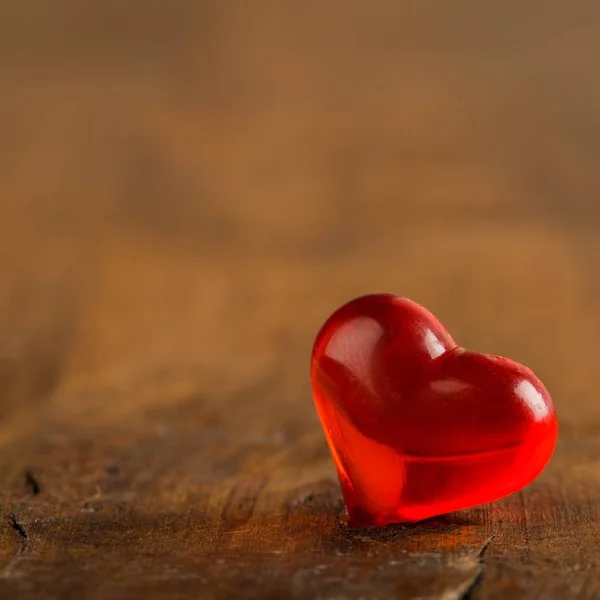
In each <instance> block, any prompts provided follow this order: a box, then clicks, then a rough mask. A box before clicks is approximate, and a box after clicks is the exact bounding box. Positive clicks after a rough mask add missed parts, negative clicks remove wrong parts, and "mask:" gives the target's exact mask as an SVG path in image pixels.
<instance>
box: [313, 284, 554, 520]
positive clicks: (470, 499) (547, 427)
mask: <svg viewBox="0 0 600 600" xmlns="http://www.w3.org/2000/svg"><path fill="white" fill-rule="evenodd" d="M311 378H312V386H313V395H314V399H315V404H316V407H317V412H318V413H319V417H320V419H321V424H322V425H323V429H324V431H325V436H326V438H327V441H328V444H329V448H330V450H331V453H332V455H333V458H334V461H335V464H336V467H337V470H338V475H339V478H340V483H341V486H342V492H343V494H344V500H345V502H346V507H347V509H348V514H349V518H350V523H351V524H353V525H359V526H372V525H386V524H388V523H398V522H406V521H419V520H422V519H426V518H429V517H433V516H435V515H440V514H443V513H447V512H451V511H454V510H459V509H463V508H468V507H470V506H475V505H478V504H484V503H486V502H491V501H493V500H497V499H498V498H501V497H503V496H506V495H508V494H511V493H513V492H516V491H517V490H519V489H521V488H522V487H524V486H525V485H527V484H528V483H530V482H531V481H533V479H535V478H536V477H537V476H538V475H539V473H541V471H542V470H543V469H544V467H545V466H546V464H547V463H548V461H549V460H550V457H551V456H552V452H553V451H554V446H555V444H556V438H557V435H558V421H557V418H556V412H555V410H554V406H553V404H552V399H551V398H550V395H549V393H548V391H547V390H546V388H545V387H544V385H543V384H542V382H541V381H540V380H539V379H538V378H537V377H536V376H535V375H534V374H533V372H532V371H530V370H529V369H528V368H526V367H524V366H523V365H520V364H518V363H516V362H514V361H511V360H508V359H506V358H500V357H497V356H489V355H485V354H478V353H475V352H469V351H468V350H465V349H464V348H461V347H460V346H458V345H457V344H456V342H455V341H454V340H453V339H452V337H451V336H450V334H449V333H448V332H447V331H446V329H445V328H444V327H443V326H442V324H441V323H440V322H439V321H438V320H437V319H436V318H435V317H434V316H433V315H432V314H431V313H430V312H429V311H427V310H426V309H425V308H423V307H422V306H420V305H418V304H416V303H415V302H412V301H411V300H408V299H406V298H399V297H397V296H393V295H391V294H375V295H370V296H363V297H361V298H357V299H355V300H352V301H351V302H349V303H348V304H345V305H344V306H342V307H341V308H340V309H338V310H337V311H336V312H335V313H334V314H333V315H332V316H331V317H330V318H329V319H328V320H327V322H326V323H325V325H323V327H322V328H321V330H320V332H319V334H318V335H317V339H316V341H315V345H314V349H313V354H312V363H311Z"/></svg>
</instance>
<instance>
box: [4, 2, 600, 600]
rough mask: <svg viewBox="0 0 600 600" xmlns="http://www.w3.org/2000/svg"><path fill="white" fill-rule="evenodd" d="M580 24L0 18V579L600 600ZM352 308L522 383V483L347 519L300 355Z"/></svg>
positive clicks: (34, 11)
mask: <svg viewBox="0 0 600 600" xmlns="http://www.w3.org/2000/svg"><path fill="white" fill-rule="evenodd" d="M599 32H600V5H598V4H596V3H594V2H575V3H570V4H567V3H559V2H533V1H527V2H512V1H511V2H493V3H479V2H475V1H458V2H442V1H441V0H437V1H420V2H392V1H386V0H375V1H371V2H357V1H346V2H341V1H337V2H334V1H332V0H325V1H322V2H314V3H311V2H308V3H307V2H300V1H296V0H288V1H285V2H275V1H273V2H267V1H262V0H260V1H259V0H256V1H253V2H243V1H218V0H213V1H202V2H193V1H191V0H170V1H168V2H167V1H166V0H163V1H159V0H145V1H144V2H142V1H141V0H138V1H133V0H131V1H125V2H123V1H117V0H103V1H102V0H89V1H85V2H83V1H77V0H54V1H50V0H48V1H44V0H23V1H22V2H5V3H2V4H0V75H1V76H0V186H1V187H0V281H1V285H0V418H1V422H0V447H1V448H2V452H1V454H0V485H1V489H0V501H1V503H2V504H1V506H0V510H1V512H2V514H1V515H0V516H1V518H2V521H1V523H0V594H4V595H6V596H7V597H16V596H17V594H19V595H20V597H39V596H42V597H53V598H54V597H56V598H61V597H77V598H80V597H83V595H87V596H89V597H94V598H96V597H98V598H99V597H163V596H165V597H171V598H175V597H203V598H226V597H227V598H229V597H257V598H271V597H272V598H279V597H293V598H321V597H323V598H325V597H332V598H333V597H335V598H338V597H339V598H379V597H398V598H425V597H427V598H438V597H439V598H444V599H452V598H467V597H469V598H474V597H477V598H484V597H485V598H487V597H498V598H505V597H507V596H506V594H508V593H510V594H512V596H513V597H537V595H539V597H543V598H554V597H556V598H566V597H569V598H570V597H578V598H598V597H600V571H599V565H600V554H599V553H598V550H597V538H598V534H599V533H600V528H599V527H598V521H597V519H598V516H599V515H598V513H599V508H598V501H599V500H600V472H599V470H598V467H599V460H600V441H599V440H598V432H599V431H600V405H599V404H598V402H597V390H598V388H599V387H600V371H599V369H598V368H597V365H596V362H597V358H598V356H599V350H600V348H599V341H598V340H599V333H600V314H599V312H598V300H599V299H600V288H599V285H598V283H599V281H600V280H599V277H598V269H599V268H600V254H599V251H600V237H599V235H598V231H599V227H600V200H598V194H599V191H600V177H599V176H598V168H597V165H598V160H599V159H600V68H598V61H599V60H600V54H599V52H600V37H599ZM374 291H389V292H394V293H397V294H400V295H406V296H409V297H411V298H413V299H414V300H417V301H418V302H420V303H422V304H424V305H426V306H427V307H428V308H429V309H431V310H432V311H433V312H434V313H435V314H437V315H438V316H439V317H440V318H441V319H442V321H443V322H444V323H445V324H446V325H447V326H448V327H449V329H450V330H451V331H452V333H453V334H454V335H455V337H456V338H457V339H458V340H459V341H460V342H461V343H462V344H463V345H465V346H468V347H470V348H472V349H476V350H480V351H484V352H490V353H494V354H504V355H509V356H511V357H512V358H514V359H516V360H519V361H521V362H524V363H526V364H527V365H528V366H531V367H532V368H533V369H534V370H535V371H536V373H537V374H538V375H539V376H540V377H541V378H542V379H544V381H545V383H546V384H547V386H548V388H549V389H550V391H551V392H552V394H553V396H554V398H555V403H556V405H557V408H558V410H559V415H560V419H561V427H562V429H561V441H560V444H559V448H558V450H557V453H556V456H555V458H554V460H553V462H552V465H551V466H550V467H549V468H548V470H547V471H546V472H545V473H544V474H543V475H542V477H541V478H540V479H539V480H538V481H536V482H535V483H534V484H533V485H532V486H531V487H530V488H528V489H527V490H526V491H525V492H523V493H520V494H517V495H515V496H513V497H511V498H509V499H507V500H505V501H502V502H499V503H496V504H494V505H492V506H490V507H483V508H480V509H475V510H472V511H465V512H464V513H460V514H458V515H453V516H450V517H444V518H443V519H441V520H440V521H439V522H434V523H433V524H432V523H429V524H424V525H420V526H416V527H412V528H410V527H409V528H392V529H390V530H386V531H387V533H386V532H379V533H369V534H366V533H364V534H357V533H355V532H352V531H348V530H347V529H346V528H345V526H344V525H343V516H342V507H341V504H340V502H341V496H340V494H339V490H338V487H337V483H336V480H335V474H334V470H333V465H332V462H331V460H330V458H329V455H328V452H327V448H326V446H325V442H324V439H323V436H322V433H321V431H320V426H319V424H318V421H317V419H316V415H315V412H314V409H313V406H312V400H311V395H310V387H309V381H308V360H309V355H310V348H311V344H312V341H313V338H314V335H315V333H316V331H317V329H318V327H319V326H320V325H321V323H322V322H323V320H324V319H325V318H326V317H327V316H328V315H329V313H330V312H331V311H333V310H334V309H335V308H336V307H337V306H338V305H339V304H341V303H343V302H344V301H346V300H348V299H350V298H351V297H353V296H356V295H359V294H362V293H368V292H374ZM491 537H493V541H492V542H491V543H490V544H489V545H486V543H487V542H488V541H489V540H490V538H491ZM336 594H337V595H336ZM87 596H86V597H87Z"/></svg>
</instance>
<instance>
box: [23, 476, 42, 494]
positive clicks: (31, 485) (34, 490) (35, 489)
mask: <svg viewBox="0 0 600 600" xmlns="http://www.w3.org/2000/svg"><path fill="white" fill-rule="evenodd" d="M25 485H26V486H27V488H28V489H29V491H30V492H31V495H32V496H37V495H38V494H39V493H40V484H39V482H38V480H37V479H36V478H35V476H34V474H33V473H32V472H31V471H25Z"/></svg>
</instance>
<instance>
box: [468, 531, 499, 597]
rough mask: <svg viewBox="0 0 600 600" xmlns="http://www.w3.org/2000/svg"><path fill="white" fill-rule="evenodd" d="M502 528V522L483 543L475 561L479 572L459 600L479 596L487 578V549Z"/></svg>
mask: <svg viewBox="0 0 600 600" xmlns="http://www.w3.org/2000/svg"><path fill="white" fill-rule="evenodd" d="M501 527H502V522H500V523H498V524H497V525H496V526H495V527H494V529H493V530H492V534H491V535H490V537H489V538H488V539H487V540H485V542H483V545H482V546H481V548H480V549H479V552H478V553H477V555H476V556H475V560H476V561H477V565H478V569H477V572H476V573H475V575H474V576H473V578H472V579H471V582H470V583H469V584H468V585H467V586H466V588H465V589H464V590H463V592H462V594H461V595H460V596H459V597H458V600H474V599H475V594H477V592H478V591H479V589H480V588H481V584H482V583H483V579H484V577H485V568H486V564H485V560H484V557H485V553H486V552H487V549H488V548H489V547H490V544H491V543H492V542H493V541H494V539H495V538H496V536H497V535H498V532H499V531H500V529H501Z"/></svg>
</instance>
